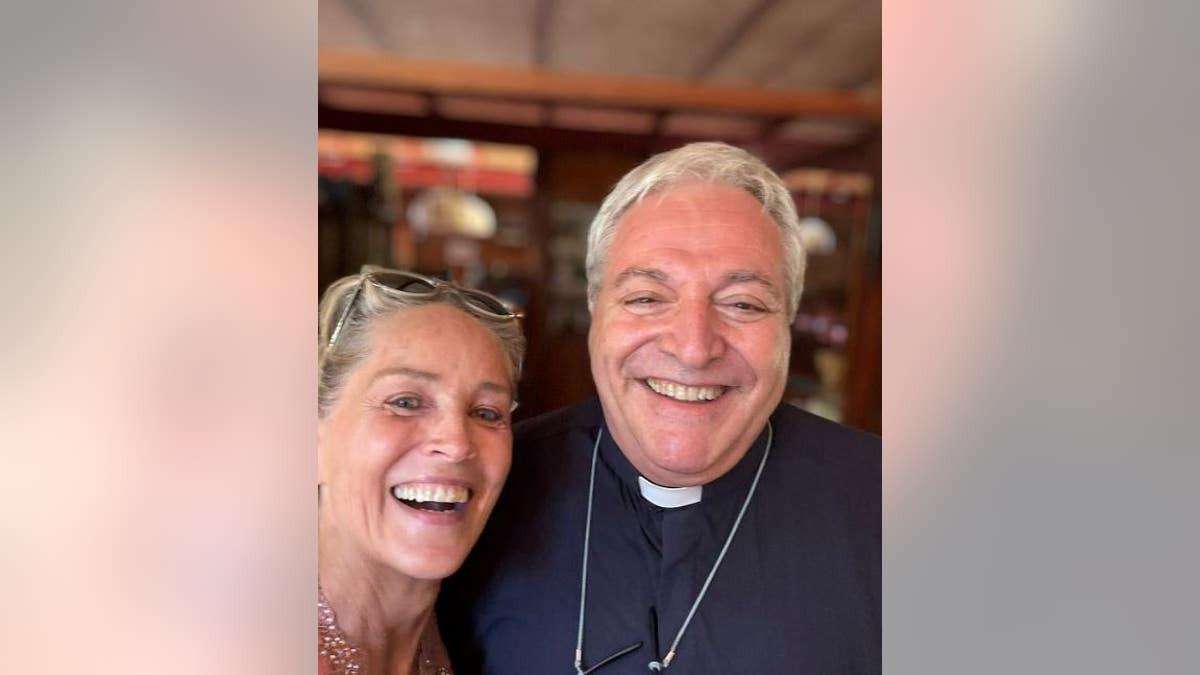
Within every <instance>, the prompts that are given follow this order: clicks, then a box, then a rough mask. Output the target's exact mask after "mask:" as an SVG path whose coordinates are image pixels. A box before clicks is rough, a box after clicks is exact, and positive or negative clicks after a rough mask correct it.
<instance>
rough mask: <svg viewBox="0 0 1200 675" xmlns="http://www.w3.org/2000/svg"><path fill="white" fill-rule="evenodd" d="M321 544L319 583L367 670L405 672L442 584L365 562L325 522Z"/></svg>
mask: <svg viewBox="0 0 1200 675" xmlns="http://www.w3.org/2000/svg"><path fill="white" fill-rule="evenodd" d="M318 542H319V543H318V554H317V571H318V577H317V578H318V583H319V584H320V587H321V590H322V592H323V593H324V595H325V598H326V601H327V602H328V603H329V606H330V608H331V609H332V610H333V613H334V615H335V616H336V620H337V627H338V628H339V629H340V630H341V632H342V634H343V636H344V637H345V639H346V640H347V641H348V642H350V644H352V645H353V646H355V647H357V648H358V650H359V652H360V653H361V654H362V656H363V657H364V658H363V662H364V663H365V664H367V666H366V672H367V673H370V674H372V675H374V674H380V675H382V674H385V673H386V674H389V675H391V674H405V675H407V674H408V673H409V672H410V670H411V668H412V664H413V663H414V662H415V660H416V657H417V650H418V649H419V647H420V644H421V636H422V634H423V633H424V632H425V628H426V626H427V624H428V623H429V620H430V617H431V615H432V614H433V604H434V602H435V601H436V600H437V594H438V589H439V587H440V585H441V583H440V582H439V581H430V580H426V579H413V578H412V577H408V576H406V575H404V574H401V573H399V572H397V571H396V570H394V569H392V568H390V567H388V566H386V565H382V564H380V563H378V562H374V561H370V560H367V559H366V557H365V556H362V555H358V554H356V552H355V550H354V547H353V544H352V543H351V542H350V541H347V540H345V539H343V538H342V537H340V533H338V532H337V531H336V530H335V528H333V527H332V526H330V525H326V524H325V523H322V524H321V526H320V532H319V537H318Z"/></svg>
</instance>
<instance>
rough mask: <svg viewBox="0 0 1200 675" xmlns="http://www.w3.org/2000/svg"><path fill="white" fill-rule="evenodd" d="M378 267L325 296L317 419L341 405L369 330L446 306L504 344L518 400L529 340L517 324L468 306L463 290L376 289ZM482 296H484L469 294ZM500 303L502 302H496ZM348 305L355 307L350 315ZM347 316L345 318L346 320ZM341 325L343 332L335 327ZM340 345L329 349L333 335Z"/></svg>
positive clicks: (339, 282) (344, 279) (338, 283)
mask: <svg viewBox="0 0 1200 675" xmlns="http://www.w3.org/2000/svg"><path fill="white" fill-rule="evenodd" d="M386 271H387V270H382V269H380V268H376V267H364V268H363V270H362V272H360V273H358V274H352V275H350V276H347V277H342V278H341V279H338V280H337V281H335V282H333V283H332V284H330V285H329V287H328V288H327V289H325V292H324V293H323V294H322V295H321V302H320V305H319V306H318V310H317V311H318V324H317V325H318V328H317V340H318V350H319V354H320V357H319V359H318V373H317V416H318V417H324V416H325V414H326V413H327V412H328V411H329V409H330V407H332V405H333V403H334V402H335V401H336V400H337V397H338V393H339V392H340V391H341V388H342V386H343V385H344V384H345V380H346V377H347V376H348V374H349V373H350V371H351V370H353V369H354V367H355V366H357V365H358V363H359V362H360V361H362V360H363V359H364V358H365V357H366V356H367V352H368V351H370V349H371V344H370V332H371V327H372V326H374V325H375V323H376V322H377V321H378V320H379V319H381V318H386V317H389V316H392V315H394V314H396V313H397V312H402V311H404V310H406V309H411V308H413V307H423V306H425V305H434V304H444V305H450V306H451V307H456V308H458V309H460V310H462V311H464V312H466V313H467V314H469V315H470V316H471V317H472V318H474V319H475V320H476V321H479V323H481V324H483V326H484V328H487V329H488V330H489V331H491V332H492V334H493V335H495V336H496V337H497V338H499V340H500V345H501V347H502V348H503V350H504V357H505V361H506V362H507V364H508V372H509V384H510V385H511V386H512V388H513V396H514V397H515V396H516V391H517V379H518V378H519V377H520V375H521V362H522V359H523V358H524V355H525V336H524V335H523V334H522V333H521V326H520V325H519V323H518V322H517V320H516V318H511V317H510V318H503V317H499V316H493V315H490V314H487V313H484V312H482V311H480V309H479V307H478V306H477V305H475V304H472V303H471V302H468V301H467V298H466V297H465V296H464V295H463V294H462V291H465V290H466V289H462V288H461V287H459V286H455V285H454V284H450V283H448V282H439V284H438V285H437V286H436V287H435V288H434V289H433V290H432V291H430V292H429V293H419V294H417V293H408V292H403V291H397V290H395V289H393V288H389V287H388V286H386V285H383V284H379V283H373V282H372V281H371V280H370V279H369V278H368V277H370V275H371V274H373V273H378V272H386ZM469 292H470V293H476V294H477V293H480V291H474V290H471V291H469ZM496 302H497V303H499V301H498V300H497V301H496ZM346 303H354V306H353V307H351V308H350V309H349V310H348V311H347V308H346ZM343 315H344V318H343ZM339 319H340V320H341V328H340V329H338V328H336V327H337V324H338V321H339ZM335 329H336V330H337V331H338V333H337V339H336V340H335V341H334V343H333V344H332V345H331V344H329V342H330V335H331V334H332V333H333V332H334V331H335Z"/></svg>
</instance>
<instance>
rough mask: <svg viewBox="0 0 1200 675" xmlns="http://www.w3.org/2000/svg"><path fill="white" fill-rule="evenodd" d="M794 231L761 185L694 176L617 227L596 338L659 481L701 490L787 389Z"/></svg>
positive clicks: (636, 459) (605, 392) (591, 342)
mask: <svg viewBox="0 0 1200 675" xmlns="http://www.w3.org/2000/svg"><path fill="white" fill-rule="evenodd" d="M787 293H788V288H787V281H786V274H785V271H784V258H783V238H782V234H781V232H780V229H779V226H778V225H776V223H775V222H774V221H773V220H772V219H771V217H770V216H769V215H767V214H766V213H765V212H764V211H763V208H762V205H761V204H760V203H759V202H758V201H757V200H755V199H754V197H752V196H751V195H750V194H749V193H747V192H745V191H743V190H741V189H738V188H735V187H732V186H728V185H723V184H718V183H709V182H686V183H680V184H677V185H675V186H672V187H669V188H667V189H666V190H665V191H663V192H658V193H652V194H650V195H647V196H646V197H645V198H644V199H643V200H642V201H641V202H638V203H636V204H634V205H633V206H632V207H630V208H629V210H627V211H626V212H625V213H624V214H623V215H622V217H621V219H620V221H619V223H618V224H617V229H616V236H615V237H614V238H613V241H612V244H611V247H610V249H609V251H608V261H607V264H606V265H605V267H604V272H603V278H602V279H601V282H600V285H599V289H598V292H597V294H596V297H595V302H594V304H593V307H592V326H591V330H590V332H589V335H588V346H589V350H590V354H591V364H592V377H593V378H594V379H595V381H596V389H597V391H598V393H599V395H600V402H601V404H602V405H603V408H604V415H605V418H606V420H607V421H608V425H609V429H610V431H611V432H612V434H613V437H614V439H615V440H616V442H617V444H618V445H619V446H620V447H621V449H622V451H623V452H624V453H625V455H626V456H627V457H628V458H629V461H630V462H631V463H632V464H633V465H634V466H635V467H636V468H637V469H638V471H639V472H641V473H642V475H643V476H645V477H646V478H648V479H650V480H652V481H654V482H655V483H658V484H660V485H666V486H684V485H702V484H705V483H709V482H711V481H713V480H714V479H716V478H718V477H719V476H721V475H723V474H725V473H726V472H728V471H729V470H730V469H731V468H733V466H734V465H735V464H737V462H738V460H740V459H741V458H742V457H743V456H745V454H746V452H747V451H748V450H749V449H750V445H751V444H752V443H753V442H754V439H755V438H756V437H757V436H758V434H759V433H760V432H761V431H762V429H763V427H764V426H765V425H766V421H767V418H768V417H769V416H770V414H771V412H772V411H773V410H774V408H775V406H776V405H778V403H779V401H780V399H781V398H782V397H783V391H784V387H785V385H786V381H787V372H788V354H789V353H790V351H791V332H790V329H789V318H790V317H788V316H787V310H786V308H787V306H788V303H787V301H788V297H787Z"/></svg>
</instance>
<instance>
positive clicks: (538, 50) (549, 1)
mask: <svg viewBox="0 0 1200 675" xmlns="http://www.w3.org/2000/svg"><path fill="white" fill-rule="evenodd" d="M553 12H554V0H537V3H536V4H534V6H533V65H535V66H537V67H539V68H544V67H546V66H548V65H550V17H551V15H552V14H553Z"/></svg>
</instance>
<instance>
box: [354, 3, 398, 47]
mask: <svg viewBox="0 0 1200 675" xmlns="http://www.w3.org/2000/svg"><path fill="white" fill-rule="evenodd" d="M342 4H343V5H344V6H345V7H346V9H347V10H349V11H350V15H351V16H353V17H354V20H355V21H357V22H358V24H359V26H360V27H362V29H363V31H365V32H366V34H367V35H369V36H370V37H371V41H372V42H374V43H375V47H376V48H377V49H391V48H392V39H391V36H390V35H388V34H387V32H386V31H384V29H383V24H384V22H382V21H379V20H378V19H377V18H376V17H375V13H374V11H373V10H372V9H371V8H370V7H368V6H367V3H366V1H365V0H343V2H342Z"/></svg>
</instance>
